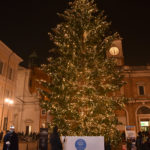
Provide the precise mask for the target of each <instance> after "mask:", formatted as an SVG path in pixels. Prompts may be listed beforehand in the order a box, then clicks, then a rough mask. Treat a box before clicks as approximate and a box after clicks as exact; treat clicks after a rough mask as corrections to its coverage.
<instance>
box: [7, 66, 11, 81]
mask: <svg viewBox="0 0 150 150" xmlns="http://www.w3.org/2000/svg"><path fill="white" fill-rule="evenodd" d="M8 79H10V80H11V79H12V68H10V67H8Z"/></svg>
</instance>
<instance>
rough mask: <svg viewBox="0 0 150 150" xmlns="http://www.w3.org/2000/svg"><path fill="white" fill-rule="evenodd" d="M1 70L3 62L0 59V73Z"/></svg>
mask: <svg viewBox="0 0 150 150" xmlns="http://www.w3.org/2000/svg"><path fill="white" fill-rule="evenodd" d="M2 72H3V62H2V61H0V74H2Z"/></svg>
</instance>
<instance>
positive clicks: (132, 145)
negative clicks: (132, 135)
mask: <svg viewBox="0 0 150 150" xmlns="http://www.w3.org/2000/svg"><path fill="white" fill-rule="evenodd" d="M126 145H127V150H150V132H138V135H137V137H136V139H127V141H126Z"/></svg>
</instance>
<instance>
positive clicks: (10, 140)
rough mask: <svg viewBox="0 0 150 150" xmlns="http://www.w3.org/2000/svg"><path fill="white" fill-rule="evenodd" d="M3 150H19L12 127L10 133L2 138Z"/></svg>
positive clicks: (16, 137) (16, 136)
mask: <svg viewBox="0 0 150 150" xmlns="http://www.w3.org/2000/svg"><path fill="white" fill-rule="evenodd" d="M3 150H19V149H18V135H17V134H16V133H15V127H14V126H10V131H9V132H7V133H6V135H5V136H4V144H3Z"/></svg>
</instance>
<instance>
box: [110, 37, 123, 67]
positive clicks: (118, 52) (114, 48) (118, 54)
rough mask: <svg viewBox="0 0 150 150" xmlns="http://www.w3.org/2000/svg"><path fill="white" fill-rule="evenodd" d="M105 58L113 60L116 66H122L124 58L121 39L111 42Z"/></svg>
mask: <svg viewBox="0 0 150 150" xmlns="http://www.w3.org/2000/svg"><path fill="white" fill-rule="evenodd" d="M107 56H108V57H110V58H114V59H115V61H116V63H117V66H123V65H124V56H123V50H122V40H121V39H118V40H115V41H113V42H112V44H111V47H110V49H109V50H108V52H107Z"/></svg>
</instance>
